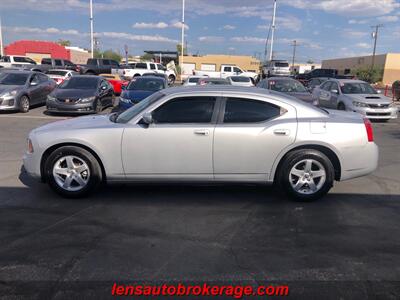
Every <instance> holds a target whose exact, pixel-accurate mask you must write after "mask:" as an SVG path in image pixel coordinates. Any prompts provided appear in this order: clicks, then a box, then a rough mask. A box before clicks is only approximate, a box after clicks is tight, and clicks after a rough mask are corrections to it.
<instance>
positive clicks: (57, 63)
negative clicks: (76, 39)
mask: <svg viewBox="0 0 400 300" xmlns="http://www.w3.org/2000/svg"><path fill="white" fill-rule="evenodd" d="M54 65H56V66H62V61H61V59H55V60H54Z"/></svg>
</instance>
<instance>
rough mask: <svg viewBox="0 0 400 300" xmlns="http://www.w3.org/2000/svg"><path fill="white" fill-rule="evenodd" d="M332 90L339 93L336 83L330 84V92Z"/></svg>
mask: <svg viewBox="0 0 400 300" xmlns="http://www.w3.org/2000/svg"><path fill="white" fill-rule="evenodd" d="M333 90H336V91H339V87H338V85H337V83H336V82H332V85H331V88H330V91H331V92H332V91H333Z"/></svg>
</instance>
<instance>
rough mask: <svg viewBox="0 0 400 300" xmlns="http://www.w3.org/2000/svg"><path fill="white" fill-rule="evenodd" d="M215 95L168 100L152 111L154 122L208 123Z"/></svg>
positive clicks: (212, 110)
mask: <svg viewBox="0 0 400 300" xmlns="http://www.w3.org/2000/svg"><path fill="white" fill-rule="evenodd" d="M215 102H216V98H215V97H182V98H177V99H173V100H170V101H168V102H167V103H164V104H163V105H161V106H160V107H159V108H157V109H156V110H155V111H154V112H153V114H152V115H153V119H154V122H155V123H156V124H166V123H174V124H176V123H210V122H211V118H212V115H213V112H214V106H215Z"/></svg>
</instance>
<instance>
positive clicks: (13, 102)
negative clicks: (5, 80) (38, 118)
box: [0, 97, 18, 110]
mask: <svg viewBox="0 0 400 300" xmlns="http://www.w3.org/2000/svg"><path fill="white" fill-rule="evenodd" d="M0 110H18V102H17V99H16V98H15V97H9V98H0Z"/></svg>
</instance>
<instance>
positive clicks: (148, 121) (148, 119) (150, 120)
mask: <svg viewBox="0 0 400 300" xmlns="http://www.w3.org/2000/svg"><path fill="white" fill-rule="evenodd" d="M142 120H143V122H144V123H146V124H147V125H150V124H151V123H153V116H152V115H151V113H150V112H147V113H144V114H143V117H142Z"/></svg>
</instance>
